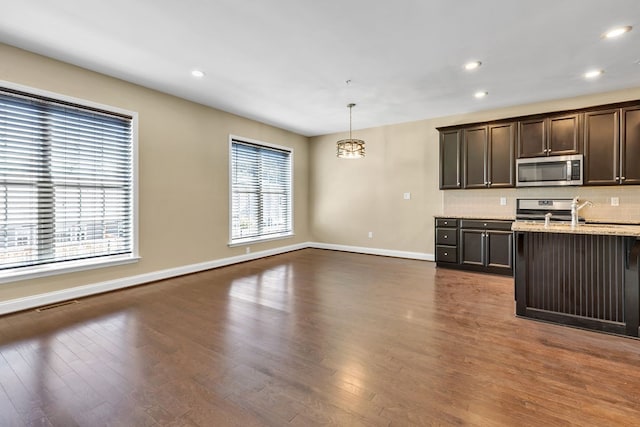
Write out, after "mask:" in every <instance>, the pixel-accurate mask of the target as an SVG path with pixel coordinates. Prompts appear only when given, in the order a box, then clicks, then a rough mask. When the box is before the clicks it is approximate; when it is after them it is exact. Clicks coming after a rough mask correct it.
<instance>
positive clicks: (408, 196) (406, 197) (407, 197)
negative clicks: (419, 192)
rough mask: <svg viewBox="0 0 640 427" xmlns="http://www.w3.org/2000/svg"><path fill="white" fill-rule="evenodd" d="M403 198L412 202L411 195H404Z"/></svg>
mask: <svg viewBox="0 0 640 427" xmlns="http://www.w3.org/2000/svg"><path fill="white" fill-rule="evenodd" d="M403 197H404V199H405V200H411V193H404V194H403Z"/></svg>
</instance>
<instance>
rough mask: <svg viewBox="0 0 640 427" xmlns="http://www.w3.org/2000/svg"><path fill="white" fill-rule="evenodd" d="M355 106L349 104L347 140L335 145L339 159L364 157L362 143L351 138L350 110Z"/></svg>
mask: <svg viewBox="0 0 640 427" xmlns="http://www.w3.org/2000/svg"><path fill="white" fill-rule="evenodd" d="M355 106H356V104H349V105H347V107H348V108H349V138H348V139H341V140H340V141H338V143H337V149H338V151H337V155H338V158H340V159H361V158H363V157H364V141H363V140H361V139H353V138H352V137H351V110H352V109H353V107H355Z"/></svg>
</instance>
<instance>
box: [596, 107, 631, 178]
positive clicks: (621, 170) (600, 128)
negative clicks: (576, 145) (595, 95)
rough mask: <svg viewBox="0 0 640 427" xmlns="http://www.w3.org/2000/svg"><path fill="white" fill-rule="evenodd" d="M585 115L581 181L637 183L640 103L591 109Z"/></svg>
mask: <svg viewBox="0 0 640 427" xmlns="http://www.w3.org/2000/svg"><path fill="white" fill-rule="evenodd" d="M584 119H585V123H584V136H585V137H584V154H585V170H584V184H585V185H616V184H640V106H636V107H628V108H621V109H620V108H616V109H609V110H601V111H590V112H587V113H585V115H584Z"/></svg>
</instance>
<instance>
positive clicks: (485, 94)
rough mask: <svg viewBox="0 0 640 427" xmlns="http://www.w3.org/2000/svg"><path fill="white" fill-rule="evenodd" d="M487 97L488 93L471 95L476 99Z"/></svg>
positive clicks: (481, 92) (482, 92) (480, 92)
mask: <svg viewBox="0 0 640 427" xmlns="http://www.w3.org/2000/svg"><path fill="white" fill-rule="evenodd" d="M487 95H489V92H486V91H479V92H476V93H474V94H473V96H475V97H476V98H484V97H485V96H487Z"/></svg>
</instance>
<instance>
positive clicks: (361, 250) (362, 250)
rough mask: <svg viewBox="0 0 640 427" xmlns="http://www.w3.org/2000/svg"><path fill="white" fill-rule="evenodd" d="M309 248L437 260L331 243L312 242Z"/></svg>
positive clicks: (421, 254) (417, 255) (426, 254)
mask: <svg viewBox="0 0 640 427" xmlns="http://www.w3.org/2000/svg"><path fill="white" fill-rule="evenodd" d="M309 247H310V248H317V249H329V250H332V251H342V252H356V253H359V254H368V255H382V256H390V257H395V258H407V259H418V260H422V261H435V259H436V258H435V256H434V255H433V254H428V253H423V252H406V251H396V250H392V249H378V248H367V247H363V246H347V245H334V244H331V243H317V242H311V243H309Z"/></svg>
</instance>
